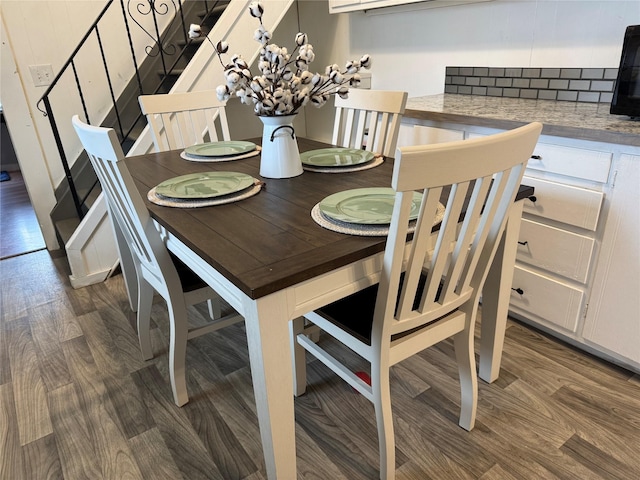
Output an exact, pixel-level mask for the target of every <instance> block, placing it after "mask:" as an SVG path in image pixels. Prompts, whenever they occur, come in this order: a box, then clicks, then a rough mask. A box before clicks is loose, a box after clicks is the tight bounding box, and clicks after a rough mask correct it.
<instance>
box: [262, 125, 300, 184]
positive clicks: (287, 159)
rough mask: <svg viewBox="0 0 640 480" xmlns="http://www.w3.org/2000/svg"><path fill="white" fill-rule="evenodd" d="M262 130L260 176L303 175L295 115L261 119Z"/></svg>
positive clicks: (286, 176)
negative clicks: (295, 129)
mask: <svg viewBox="0 0 640 480" xmlns="http://www.w3.org/2000/svg"><path fill="white" fill-rule="evenodd" d="M259 118H260V120H261V121H262V123H263V125H264V127H263V130H262V152H261V160H260V176H262V177H266V178H290V177H296V176H298V175H301V174H302V162H301V161H300V152H299V151H298V142H297V140H296V134H295V131H294V129H293V120H294V118H295V115H281V116H274V117H263V116H261V117H259Z"/></svg>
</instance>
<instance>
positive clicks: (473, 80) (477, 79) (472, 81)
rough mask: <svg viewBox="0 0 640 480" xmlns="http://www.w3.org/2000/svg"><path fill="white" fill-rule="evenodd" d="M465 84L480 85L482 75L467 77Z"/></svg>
mask: <svg viewBox="0 0 640 480" xmlns="http://www.w3.org/2000/svg"><path fill="white" fill-rule="evenodd" d="M464 84H465V85H469V86H474V85H480V77H467V79H466V80H465V82H464Z"/></svg>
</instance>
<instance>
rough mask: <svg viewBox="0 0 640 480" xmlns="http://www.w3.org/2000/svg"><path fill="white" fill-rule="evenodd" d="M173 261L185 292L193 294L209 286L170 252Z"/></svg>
mask: <svg viewBox="0 0 640 480" xmlns="http://www.w3.org/2000/svg"><path fill="white" fill-rule="evenodd" d="M169 255H170V256H171V260H173V264H174V265H175V267H176V271H177V272H178V277H180V284H181V285H182V291H183V292H193V291H195V290H198V289H200V288H204V287H206V286H207V284H206V283H205V282H204V280H202V279H201V278H200V277H199V276H198V275H196V274H195V273H194V272H193V270H191V269H190V268H189V267H187V266H186V265H185V264H184V263H183V262H182V260H180V259H179V258H178V257H176V256H175V255H174V254H173V253H171V252H169Z"/></svg>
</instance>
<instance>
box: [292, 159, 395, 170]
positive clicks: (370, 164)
mask: <svg viewBox="0 0 640 480" xmlns="http://www.w3.org/2000/svg"><path fill="white" fill-rule="evenodd" d="M382 162H384V157H383V156H382V155H376V156H375V157H373V160H371V161H369V162H367V163H362V164H360V165H354V166H353V167H314V166H312V165H305V164H304V163H303V164H302V168H303V169H304V170H306V171H308V172H318V173H348V172H359V171H361V170H368V169H370V168H375V167H377V166H378V165H382Z"/></svg>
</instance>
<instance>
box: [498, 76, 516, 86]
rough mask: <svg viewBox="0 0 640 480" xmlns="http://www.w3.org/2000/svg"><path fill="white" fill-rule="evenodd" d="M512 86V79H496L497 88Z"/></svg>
mask: <svg viewBox="0 0 640 480" xmlns="http://www.w3.org/2000/svg"><path fill="white" fill-rule="evenodd" d="M512 84H513V79H511V78H496V87H510V86H511V85H512Z"/></svg>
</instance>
